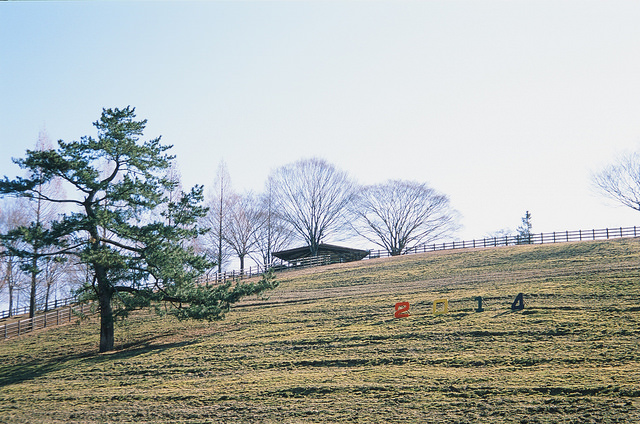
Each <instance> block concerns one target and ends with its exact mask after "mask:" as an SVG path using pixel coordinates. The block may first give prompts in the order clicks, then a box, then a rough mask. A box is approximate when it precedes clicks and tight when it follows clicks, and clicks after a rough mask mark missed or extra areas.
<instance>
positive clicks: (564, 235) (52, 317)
mask: <svg viewBox="0 0 640 424" xmlns="http://www.w3.org/2000/svg"><path fill="white" fill-rule="evenodd" d="M639 236H640V228H638V227H635V226H634V227H619V228H603V229H599V230H596V229H593V230H577V231H557V232H553V233H538V234H531V236H530V237H519V236H503V237H488V238H483V239H474V240H461V241H452V242H445V243H432V244H421V245H417V246H414V247H411V248H410V249H407V250H406V251H405V252H404V253H403V254H405V255H409V254H416V253H425V252H434V251H439V250H453V249H474V248H486V247H499V246H514V245H522V244H548V243H566V242H572V241H587V240H606V239H612V238H625V237H629V238H630V237H639ZM389 256H391V255H390V254H389V252H387V251H386V250H370V251H369V255H368V256H367V257H365V258H364V259H375V258H383V257H389ZM330 263H331V258H330V257H329V256H318V257H313V258H304V259H300V260H298V261H296V262H294V263H289V264H285V263H284V262H278V263H274V264H271V265H268V266H255V267H249V268H248V269H245V270H243V271H230V272H223V273H214V274H210V275H208V276H205V279H206V280H207V281H209V282H218V283H222V282H225V281H227V280H228V279H232V280H235V279H243V278H250V277H255V276H259V275H261V274H263V273H264V272H266V271H267V270H268V269H269V268H273V269H275V270H276V271H285V270H289V269H300V268H306V267H313V266H321V265H328V264H330ZM75 302H76V299H75V298H68V299H63V300H56V301H55V302H53V303H51V304H50V305H48V308H52V307H53V308H58V309H56V310H54V311H52V312H45V313H40V315H36V316H35V317H34V318H27V319H21V320H19V321H14V322H11V323H6V324H4V325H0V337H2V336H4V338H8V337H13V336H18V335H20V334H24V333H26V332H29V331H33V330H36V329H39V328H45V327H47V326H52V325H58V324H59V323H62V322H68V321H70V320H71V319H72V318H73V316H74V315H76V314H78V313H81V314H85V313H87V312H88V311H89V310H90V305H86V304H84V305H74V306H69V305H73V304H74V303H75ZM63 306H69V307H64V308H61V309H60V307H63ZM25 308H26V309H25V313H26V312H27V311H28V307H25ZM23 309H24V308H23ZM15 312H18V311H15ZM13 315H16V313H14V314H13ZM7 316H9V312H8V311H2V312H0V319H4V318H6V317H7Z"/></svg>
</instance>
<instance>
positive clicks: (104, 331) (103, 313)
mask: <svg viewBox="0 0 640 424" xmlns="http://www.w3.org/2000/svg"><path fill="white" fill-rule="evenodd" d="M99 296H100V298H99V302H100V352H109V351H111V350H113V344H114V336H113V311H112V310H111V296H110V295H105V294H102V293H101V294H100V295H99Z"/></svg>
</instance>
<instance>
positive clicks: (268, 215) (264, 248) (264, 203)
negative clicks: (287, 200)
mask: <svg viewBox="0 0 640 424" xmlns="http://www.w3.org/2000/svg"><path fill="white" fill-rule="evenodd" d="M259 208H260V213H261V215H262V222H263V224H262V225H261V226H260V227H259V228H258V231H256V234H255V237H256V250H257V252H258V253H259V254H260V260H261V263H262V264H263V265H264V266H269V265H270V264H271V263H272V261H273V255H272V254H273V252H277V251H279V250H283V249H286V248H287V247H288V246H289V244H290V243H291V239H292V238H293V231H292V230H291V227H290V226H289V225H287V222H286V221H285V220H283V219H282V217H281V216H280V215H279V214H278V213H277V210H276V204H275V187H274V183H273V180H272V178H268V179H267V183H266V187H265V191H264V193H263V194H262V195H261V196H260V201H259Z"/></svg>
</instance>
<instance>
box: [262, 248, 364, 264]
mask: <svg viewBox="0 0 640 424" xmlns="http://www.w3.org/2000/svg"><path fill="white" fill-rule="evenodd" d="M368 254H369V251H368V250H361V249H352V248H350V247H342V246H335V245H332V244H320V245H319V246H318V255H316V256H315V257H318V258H325V261H324V263H332V264H333V263H341V262H353V261H359V260H361V259H363V258H364V257H366V256H367V255H368ZM273 256H275V257H276V258H278V259H282V260H283V261H287V262H289V263H290V264H292V265H296V264H297V263H300V262H304V261H305V260H308V259H310V258H314V256H312V255H311V248H310V247H309V246H304V247H297V248H295V249H288V250H281V251H279V252H273Z"/></svg>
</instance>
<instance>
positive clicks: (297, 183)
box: [271, 158, 355, 256]
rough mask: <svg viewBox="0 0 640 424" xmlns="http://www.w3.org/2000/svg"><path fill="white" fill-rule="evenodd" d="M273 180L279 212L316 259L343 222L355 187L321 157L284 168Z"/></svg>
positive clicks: (280, 169)
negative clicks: (326, 241)
mask: <svg viewBox="0 0 640 424" xmlns="http://www.w3.org/2000/svg"><path fill="white" fill-rule="evenodd" d="M271 178H272V181H273V184H274V188H275V199H276V204H277V211H278V213H279V214H280V216H281V217H282V218H283V219H284V220H285V221H287V222H288V223H289V224H290V225H291V227H292V228H293V230H294V231H295V233H296V234H297V235H298V236H300V237H301V238H302V240H304V241H305V242H306V243H307V244H308V245H309V249H310V251H311V254H312V255H313V256H317V254H318V246H319V245H320V243H321V242H323V241H324V240H325V239H327V238H329V236H331V235H334V234H335V233H336V232H337V231H336V230H338V228H339V224H341V223H342V219H343V217H344V215H343V213H344V211H345V210H346V207H347V206H348V205H349V202H351V198H352V197H353V193H354V190H355V184H354V183H353V182H352V180H351V179H350V178H349V176H348V175H347V173H346V172H344V171H340V170H338V169H337V168H336V167H335V166H333V165H332V164H330V163H328V162H327V161H325V160H322V159H318V158H312V159H303V160H299V161H297V162H294V163H292V164H289V165H285V166H283V167H281V168H278V169H276V170H275V171H274V172H273V174H272V175H271Z"/></svg>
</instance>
